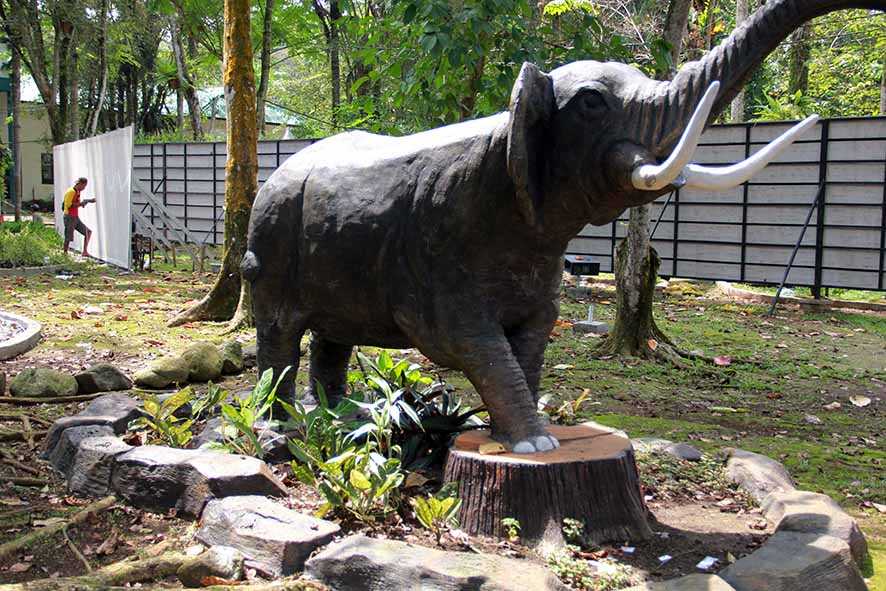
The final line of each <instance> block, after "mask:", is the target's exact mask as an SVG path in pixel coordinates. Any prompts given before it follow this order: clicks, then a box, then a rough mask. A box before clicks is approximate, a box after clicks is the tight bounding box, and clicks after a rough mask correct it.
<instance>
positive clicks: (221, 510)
mask: <svg viewBox="0 0 886 591" xmlns="http://www.w3.org/2000/svg"><path fill="white" fill-rule="evenodd" d="M200 525H201V527H200V529H199V531H197V539H198V540H200V541H201V542H203V543H204V544H207V545H214V544H222V545H225V546H232V547H234V548H236V549H237V550H239V551H240V552H242V553H243V555H244V556H245V557H246V564H247V566H249V567H251V568H255V569H256V570H258V571H260V572H262V573H265V574H267V575H269V576H270V577H272V578H276V577H279V576H281V575H289V574H292V573H294V572H296V571H299V570H301V569H302V567H303V566H304V563H305V560H306V559H307V558H308V556H310V555H311V552H313V551H314V550H315V549H316V548H319V547H320V546H324V545H326V544H328V543H329V542H331V541H332V538H333V536H335V534H337V533H338V531H339V529H340V528H339V526H338V525H337V524H335V523H332V522H330V521H324V520H322V519H317V518H315V517H311V516H309V515H302V514H301V513H296V512H295V511H292V510H291V509H287V508H286V507H284V506H283V505H280V504H279V503H275V502H274V501H272V500H271V499H268V498H267V497H258V496H243V497H226V498H224V499H215V500H213V501H209V503H208V504H207V505H206V509H204V510H203V515H202V517H201V518H200Z"/></svg>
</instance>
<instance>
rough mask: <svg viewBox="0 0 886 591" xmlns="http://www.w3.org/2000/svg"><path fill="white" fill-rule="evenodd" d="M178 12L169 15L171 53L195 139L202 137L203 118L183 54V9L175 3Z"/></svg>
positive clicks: (198, 139)
mask: <svg viewBox="0 0 886 591" xmlns="http://www.w3.org/2000/svg"><path fill="white" fill-rule="evenodd" d="M177 7H178V14H177V15H176V16H173V17H170V19H169V29H170V31H169V32H170V38H171V45H172V53H173V56H174V57H175V69H176V73H177V76H178V87H179V90H180V92H181V93H182V94H183V95H184V98H185V101H187V103H188V116H189V119H190V121H191V133H192V134H193V137H194V139H195V140H197V141H200V140H202V139H203V119H202V114H201V111H200V101H199V100H198V98H197V91H196V89H195V88H194V80H193V79H192V78H191V74H190V72H189V70H188V62H187V59H186V56H185V50H184V43H183V42H182V37H183V36H184V33H183V32H182V29H183V27H182V21H183V20H184V18H185V17H184V9H183V8H182V7H181V5H180V4H177Z"/></svg>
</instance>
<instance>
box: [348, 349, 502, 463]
mask: <svg viewBox="0 0 886 591" xmlns="http://www.w3.org/2000/svg"><path fill="white" fill-rule="evenodd" d="M357 360H358V362H359V365H360V370H359V371H353V372H349V374H348V383H349V385H350V387H351V396H352V399H353V401H354V404H356V405H357V406H359V407H360V408H362V409H363V410H364V411H366V412H367V413H368V414H369V416H370V417H371V418H372V421H371V422H370V423H367V424H365V425H363V426H362V427H361V428H360V429H358V430H357V431H355V432H354V433H353V435H352V437H359V436H363V435H369V434H374V435H375V436H376V437H377V440H378V441H379V444H380V447H381V450H382V451H383V453H389V452H388V450H389V449H391V448H395V449H396V453H394V454H389V455H396V456H397V457H399V458H400V459H401V461H402V463H403V466H404V467H406V468H407V469H409V470H417V469H421V468H426V467H428V466H430V465H433V464H435V463H436V464H439V463H442V461H443V458H444V456H445V454H446V450H448V449H449V445H450V443H451V441H452V438H453V436H455V435H457V434H458V433H460V432H462V431H465V430H467V429H474V428H477V427H482V426H484V425H483V423H482V421H480V420H479V419H477V417H476V415H477V414H478V413H480V412H483V411H484V410H485V409H484V408H483V407H478V408H474V409H470V410H463V406H462V403H461V402H460V401H459V400H458V398H457V397H456V396H455V394H454V393H452V392H451V391H450V390H449V388H448V387H447V386H446V384H444V383H443V382H435V381H434V379H433V378H431V377H430V376H426V375H423V374H422V373H421V367H420V366H419V365H418V364H415V363H411V362H410V361H409V360H407V359H402V360H394V359H392V358H391V356H390V355H389V354H388V353H387V351H382V352H381V354H379V356H378V358H377V359H376V360H372V359H370V358H369V357H367V356H366V355H364V354H363V353H361V352H359V351H358V352H357ZM382 433H384V434H385V436H384V438H383V439H378V435H379V434H382Z"/></svg>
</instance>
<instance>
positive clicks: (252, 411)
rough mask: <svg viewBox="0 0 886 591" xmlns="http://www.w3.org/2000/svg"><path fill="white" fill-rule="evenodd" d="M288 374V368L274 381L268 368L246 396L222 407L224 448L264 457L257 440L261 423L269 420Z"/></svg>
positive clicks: (260, 444)
mask: <svg viewBox="0 0 886 591" xmlns="http://www.w3.org/2000/svg"><path fill="white" fill-rule="evenodd" d="M288 373H289V368H288V367H287V368H286V369H285V370H283V373H282V374H280V377H279V378H278V379H277V381H276V382H274V372H273V370H271V369H267V370H265V372H264V373H263V374H262V375H261V377H260V378H259V379H258V382H257V383H256V384H255V387H254V388H253V389H252V392H250V393H249V395H248V396H246V397H244V398H236V397H235V398H234V400H232V401H231V402H227V403H223V404H222V405H221V416H222V434H223V436H224V441H223V443H222V447H223V448H224V449H227V450H228V451H231V452H233V453H238V454H243V455H247V456H254V457H257V458H263V457H264V455H265V449H264V446H263V445H262V443H261V439H260V433H261V429H262V428H263V427H261V426H260V423H261V422H267V421H268V420H269V419H270V414H271V409H272V408H273V406H274V403H275V402H277V388H278V387H279V386H280V384H281V382H282V381H283V380H284V379H285V378H286V375H287V374H288ZM229 427H230V428H229Z"/></svg>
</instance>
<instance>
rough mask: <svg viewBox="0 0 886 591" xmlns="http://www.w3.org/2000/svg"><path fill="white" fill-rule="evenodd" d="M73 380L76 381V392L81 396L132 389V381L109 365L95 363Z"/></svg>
mask: <svg viewBox="0 0 886 591" xmlns="http://www.w3.org/2000/svg"><path fill="white" fill-rule="evenodd" d="M74 379H75V380H77V391H78V392H79V393H81V394H93V393H95V392H115V391H119V390H129V389H131V388H132V380H130V379H129V378H128V377H126V375H125V374H124V373H123V372H122V371H120V370H119V369H117V368H116V367H114V366H113V365H111V364H110V363H97V364H96V365H93V366H92V367H90V368H89V369H87V370H86V371H82V372H80V373H78V374H76V375H75V376H74Z"/></svg>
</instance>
